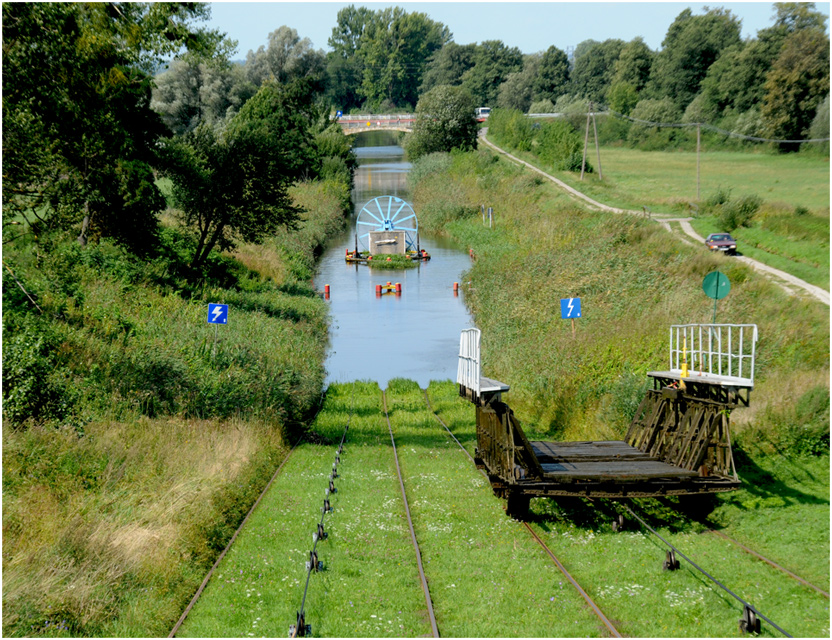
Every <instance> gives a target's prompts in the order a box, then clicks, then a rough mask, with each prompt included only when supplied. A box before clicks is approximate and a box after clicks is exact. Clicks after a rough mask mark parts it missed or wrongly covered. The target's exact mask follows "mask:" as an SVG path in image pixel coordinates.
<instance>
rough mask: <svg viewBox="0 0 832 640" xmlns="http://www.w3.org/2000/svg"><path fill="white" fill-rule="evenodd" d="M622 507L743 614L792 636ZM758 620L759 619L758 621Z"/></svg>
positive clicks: (787, 635) (637, 516)
mask: <svg viewBox="0 0 832 640" xmlns="http://www.w3.org/2000/svg"><path fill="white" fill-rule="evenodd" d="M624 508H625V509H626V510H627V511H629V512H630V514H631V515H632V516H633V517H634V518H635V519H636V520H638V521H639V522H640V523H641V524H642V525H643V526H644V527H645V528H646V529H647V530H648V531H650V533H652V534H653V535H654V536H656V537H657V538H658V539H659V540H661V541H662V542H664V543H665V544H666V545H667V546H668V547H670V548H671V549H672V550H673V552H674V553H675V554H676V555H678V556H681V557H682V558H684V559H685V560H687V561H688V563H689V564H690V565H691V566H692V567H693V568H694V569H696V570H697V571H699V572H700V573H701V574H703V575H704V576H706V577H707V578H708V579H709V580H711V582H713V583H714V584H715V585H717V586H718V587H719V588H720V589H722V590H723V591H724V592H725V593H727V594H728V595H730V596H732V597H733V598H734V599H735V600H738V601H739V602H740V603H741V604H742V605H743V607H744V611H745V613H744V615H745V616H748V612H752V613H753V614H754V616H755V617H756V618H761V619H763V620H765V621H766V622H768V623H769V624H770V625H771V626H772V627H774V628H775V629H777V630H778V631H779V632H780V633H782V634H783V635H784V636H786V637H787V638H793V637H794V636H792V635H791V634H790V633H789V632H787V631H785V630H784V629H783V628H781V627H780V626H778V625H777V624H776V623H775V622H774V621H772V620H771V618H769V617H767V616H765V615H763V614H762V613H760V612H759V611H758V610H757V608H756V607H755V606H754V605H752V604H751V603H749V602H748V601H747V600H745V599H744V598H742V597H740V596H738V595H737V594H736V593H734V592H733V591H731V590H730V589H729V588H728V587H726V586H725V585H724V584H722V583H721V582H720V581H719V580H717V579H716V578H714V577H713V576H712V575H711V574H710V573H708V572H707V571H705V570H704V569H703V568H702V567H700V566H699V565H698V564H696V563H695V562H694V561H693V560H691V559H690V558H689V557H688V556H686V555H685V554H684V553H682V552H681V551H680V550H679V549H678V548H677V547H675V546H674V545H673V544H671V543H670V542H668V541H667V540H665V539H664V538H663V537H662V536H661V535H660V534H659V532H658V531H656V530H655V529H654V528H653V527H651V526H650V525H649V524H647V523H646V522H645V521H644V520H643V519H642V518H641V517H640V516H639V515H638V514H637V513H636V512H635V511H633V510H632V509H631V508H630V507H629V506H627V505H624ZM677 566H678V565H677ZM758 622H759V621H758ZM758 633H759V631H758Z"/></svg>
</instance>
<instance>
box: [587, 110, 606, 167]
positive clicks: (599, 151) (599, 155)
mask: <svg viewBox="0 0 832 640" xmlns="http://www.w3.org/2000/svg"><path fill="white" fill-rule="evenodd" d="M589 107H590V109H589V112H590V113H591V114H592V131H593V133H594V134H595V153H596V155H597V156H598V178H599V179H600V180H603V179H604V174H603V173H602V172H601V149H600V148H599V147H598V127H597V126H596V125H595V113H594V111H593V109H592V103H591V102H590V103H589Z"/></svg>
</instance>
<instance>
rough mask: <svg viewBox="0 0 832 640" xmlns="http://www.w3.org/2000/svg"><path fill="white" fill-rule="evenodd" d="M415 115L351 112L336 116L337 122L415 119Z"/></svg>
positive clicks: (333, 117)
mask: <svg viewBox="0 0 832 640" xmlns="http://www.w3.org/2000/svg"><path fill="white" fill-rule="evenodd" d="M330 119H332V120H335V119H336V118H335V116H330ZM415 119H416V116H415V115H414V114H412V113H402V114H399V115H395V114H394V115H372V114H368V115H365V116H362V115H351V114H344V115H343V116H341V117H340V118H338V119H337V120H338V122H347V123H349V122H353V121H358V122H367V120H370V121H371V122H372V121H374V120H375V121H380V120H394V121H395V120H415Z"/></svg>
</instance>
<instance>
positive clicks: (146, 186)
mask: <svg viewBox="0 0 832 640" xmlns="http://www.w3.org/2000/svg"><path fill="white" fill-rule="evenodd" d="M208 11H209V10H208V9H207V8H206V7H205V6H204V5H180V4H161V3H160V4H147V3H134V4H130V3H127V4H122V3H111V4H64V3H55V4H51V3H6V4H4V5H3V54H4V55H3V129H4V135H3V177H4V180H3V195H4V203H6V204H7V205H10V206H12V207H13V208H14V209H15V210H17V211H21V212H23V211H26V210H28V211H29V212H30V213H31V214H32V215H37V216H39V217H42V218H43V220H44V222H46V223H48V224H51V225H52V226H55V227H58V228H61V229H69V228H72V227H73V226H74V227H76V229H77V228H78V227H79V226H80V235H79V236H78V240H79V242H81V243H82V244H85V243H86V242H87V239H88V237H94V236H98V235H100V236H110V237H113V238H115V239H117V240H118V241H120V242H123V243H125V244H128V245H130V246H131V247H133V248H134V249H142V248H147V244H148V243H149V242H151V241H152V238H153V232H154V231H155V227H156V217H155V216H156V213H157V212H158V211H159V210H160V209H161V207H162V206H163V199H162V197H161V194H160V193H159V191H158V189H157V188H156V187H155V185H154V178H153V173H152V171H151V163H152V161H153V157H154V154H155V149H156V141H157V140H158V139H159V137H160V136H162V135H164V133H165V129H164V126H163V125H162V123H161V121H160V120H159V118H158V116H157V115H156V114H155V113H154V112H153V111H152V110H151V109H150V95H151V84H152V78H151V76H150V75H149V73H148V69H152V68H155V67H156V66H157V65H158V64H159V61H160V59H161V56H163V55H171V54H174V53H177V52H180V51H181V50H182V48H183V46H187V47H188V49H189V51H191V55H196V54H197V53H198V54H201V55H210V54H212V53H213V52H219V53H220V54H223V52H224V51H225V50H226V49H227V48H228V47H229V46H231V43H227V42H225V41H223V39H222V36H221V35H220V34H218V33H216V32H206V31H203V30H200V29H195V28H193V26H192V24H191V23H192V22H193V21H194V20H197V19H203V18H205V17H206V16H207V15H208ZM43 205H48V208H47V210H46V212H44V210H43Z"/></svg>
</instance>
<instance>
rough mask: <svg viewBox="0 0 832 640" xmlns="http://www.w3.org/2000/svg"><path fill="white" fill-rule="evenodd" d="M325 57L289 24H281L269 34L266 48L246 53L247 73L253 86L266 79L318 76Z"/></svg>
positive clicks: (320, 73)
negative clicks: (288, 25)
mask: <svg viewBox="0 0 832 640" xmlns="http://www.w3.org/2000/svg"><path fill="white" fill-rule="evenodd" d="M325 65H326V57H325V56H324V53H323V51H321V50H320V49H317V50H316V49H313V48H312V41H311V40H309V38H303V39H301V38H300V36H298V32H297V31H296V30H295V29H292V28H291V27H287V26H282V27H279V28H278V29H275V30H274V31H272V32H271V33H270V34H269V43H268V47H263V46H262V45H261V46H260V47H259V48H258V49H257V51H256V52H254V51H249V52H248V55H247V56H246V66H245V69H246V76H247V77H248V80H249V82H251V83H252V84H253V85H254V86H256V87H260V86H261V85H262V84H263V82H265V81H266V80H275V81H277V82H280V83H283V84H285V83H287V82H290V81H291V80H293V79H295V78H302V77H304V76H315V77H318V76H321V75H322V74H323V73H324V68H325Z"/></svg>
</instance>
